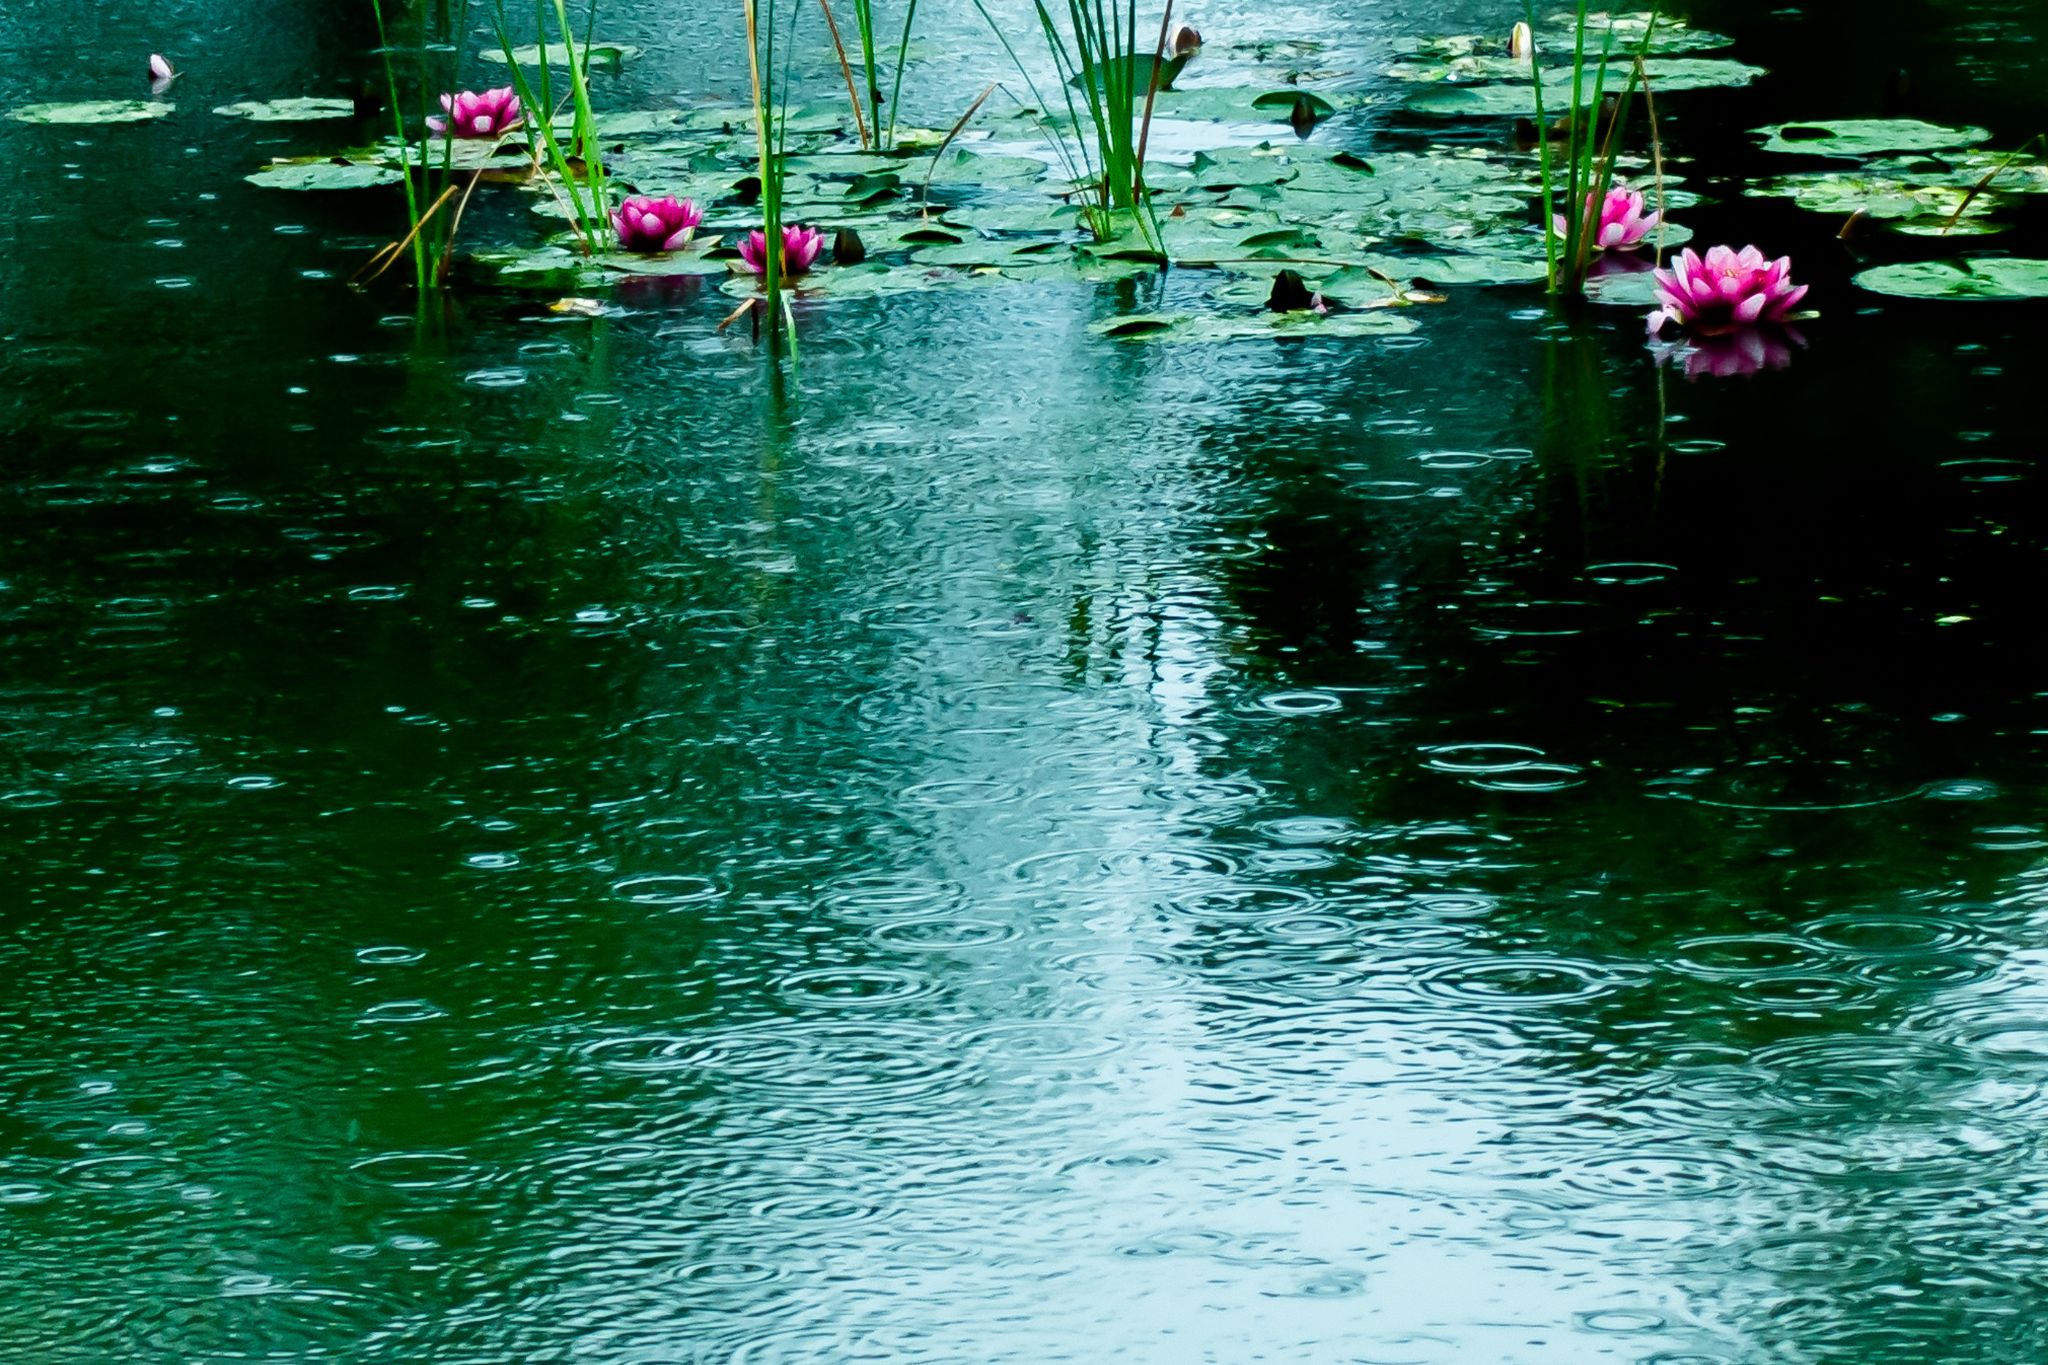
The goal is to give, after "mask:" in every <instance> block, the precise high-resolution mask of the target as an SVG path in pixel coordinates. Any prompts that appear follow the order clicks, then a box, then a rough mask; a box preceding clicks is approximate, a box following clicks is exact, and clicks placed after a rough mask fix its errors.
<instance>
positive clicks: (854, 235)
mask: <svg viewBox="0 0 2048 1365" xmlns="http://www.w3.org/2000/svg"><path fill="white" fill-rule="evenodd" d="M867 258H868V245H867V243H866V242H863V241H862V240H861V239H860V234H859V233H858V232H855V231H854V230H853V229H852V228H850V227H847V228H841V229H839V231H838V233H837V234H836V235H835V236H834V237H833V238H832V260H833V261H834V262H835V263H836V264H838V265H859V264H860V263H861V262H862V261H864V260H866V259H867Z"/></svg>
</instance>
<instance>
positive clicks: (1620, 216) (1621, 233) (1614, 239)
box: [1550, 185, 1663, 251]
mask: <svg viewBox="0 0 2048 1365" xmlns="http://www.w3.org/2000/svg"><path fill="white" fill-rule="evenodd" d="M1648 208H1649V205H1648V203H1647V202H1646V201H1645V200H1644V199H1643V196H1642V195H1641V194H1639V193H1637V192H1636V191H1635V190H1632V189H1629V188H1627V187H1626V186H1623V185H1616V186H1615V187H1614V188H1613V189H1611V190H1609V191H1607V198H1606V199H1604V200H1602V201H1601V203H1600V222H1599V223H1598V225H1597V226H1596V227H1595V228H1594V231H1593V245H1594V246H1596V247H1598V248H1599V249H1600V250H1602V251H1627V250H1628V249H1629V248H1631V247H1638V246H1641V245H1642V244H1643V241H1644V239H1645V238H1647V237H1648V236H1649V235H1650V234H1651V233H1653V232H1655V231H1656V230H1657V224H1658V223H1660V222H1662V221H1663V220H1662V218H1661V217H1659V215H1657V214H1655V213H1651V212H1649V211H1648ZM1585 213H1586V216H1587V217H1588V218H1590V217H1592V214H1593V196H1592V195H1590V194H1589V195H1587V196H1586V204H1585ZM1583 222H1584V220H1583V219H1582V220H1581V223H1582V224H1583ZM1550 225H1551V227H1552V229H1553V230H1555V231H1556V233H1557V235H1558V237H1559V238H1560V239H1562V238H1564V237H1566V236H1569V235H1570V233H1571V224H1570V223H1568V222H1566V221H1565V216H1564V215H1563V214H1561V213H1556V214H1552V215H1551V218H1550Z"/></svg>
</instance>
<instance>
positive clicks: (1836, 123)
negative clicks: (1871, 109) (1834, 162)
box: [1756, 118, 1991, 158]
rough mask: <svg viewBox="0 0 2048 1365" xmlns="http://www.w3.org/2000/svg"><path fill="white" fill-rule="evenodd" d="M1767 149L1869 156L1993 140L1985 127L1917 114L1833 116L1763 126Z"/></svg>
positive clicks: (1812, 154)
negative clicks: (1949, 124) (1948, 124)
mask: <svg viewBox="0 0 2048 1365" xmlns="http://www.w3.org/2000/svg"><path fill="white" fill-rule="evenodd" d="M1756 135H1757V136H1758V137H1761V138H1762V139H1763V140H1764V150H1765V151H1767V152H1794V153H1799V154H1801V155H1805V156H1840V157H1857V158H1861V157H1866V156H1875V155H1877V154H1878V153H1880V152H1928V151H1935V150H1938V149H1940V148H1944V147H1971V146H1975V145H1976V144H1977V143H1980V142H1986V141H1989V140H1990V137H1991V134H1990V133H1989V132H1988V131H1986V130H1985V129H1983V128H1949V127H1945V126H1943V125H1942V124H1939V123H1922V122H1921V121H1920V120H1919V119H1913V118H1851V119H1833V120H1830V121H1828V122H1825V123H1775V124H1772V125H1771V126H1770V127H1768V128H1759V129H1757V130H1756Z"/></svg>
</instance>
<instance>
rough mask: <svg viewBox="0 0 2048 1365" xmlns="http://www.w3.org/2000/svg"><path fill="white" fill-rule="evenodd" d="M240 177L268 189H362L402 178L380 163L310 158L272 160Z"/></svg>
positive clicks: (393, 169)
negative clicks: (253, 172)
mask: <svg viewBox="0 0 2048 1365" xmlns="http://www.w3.org/2000/svg"><path fill="white" fill-rule="evenodd" d="M242 178H243V179H244V180H247V181H248V182H249V183H250V184H252V185H261V186H263V187H264V188H265V189H272V190H362V189H369V188H371V187H372V186H376V185H395V184H397V183H398V182H399V181H401V180H403V179H404V178H405V172H403V171H401V170H399V169H398V168H397V167H396V166H387V165H384V164H383V163H381V162H374V161H352V160H350V159H348V158H346V157H312V158H306V159H301V160H295V161H278V162H273V163H272V164H270V165H268V166H265V167H264V168H263V169H262V170H260V171H257V172H256V173H255V174H253V175H246V176H243V177H242Z"/></svg>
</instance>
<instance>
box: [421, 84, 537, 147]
mask: <svg viewBox="0 0 2048 1365" xmlns="http://www.w3.org/2000/svg"><path fill="white" fill-rule="evenodd" d="M441 110H442V112H443V113H445V114H446V115H447V116H448V117H446V118H430V119H428V120H427V127H428V128H429V129H430V130H431V131H433V132H436V133H443V134H448V135H451V136H454V137H501V136H503V135H504V134H505V133H507V132H509V131H511V130H512V129H514V128H517V127H518V126H519V125H520V123H521V122H522V121H523V120H524V118H525V114H524V112H523V111H522V110H521V109H520V107H519V92H518V91H517V90H514V89H513V88H512V87H511V86H509V85H506V86H500V87H499V88H498V89H496V90H485V91H483V92H481V93H479V92H477V91H475V90H465V91H463V92H462V93H461V94H459V95H443V96H441Z"/></svg>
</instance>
